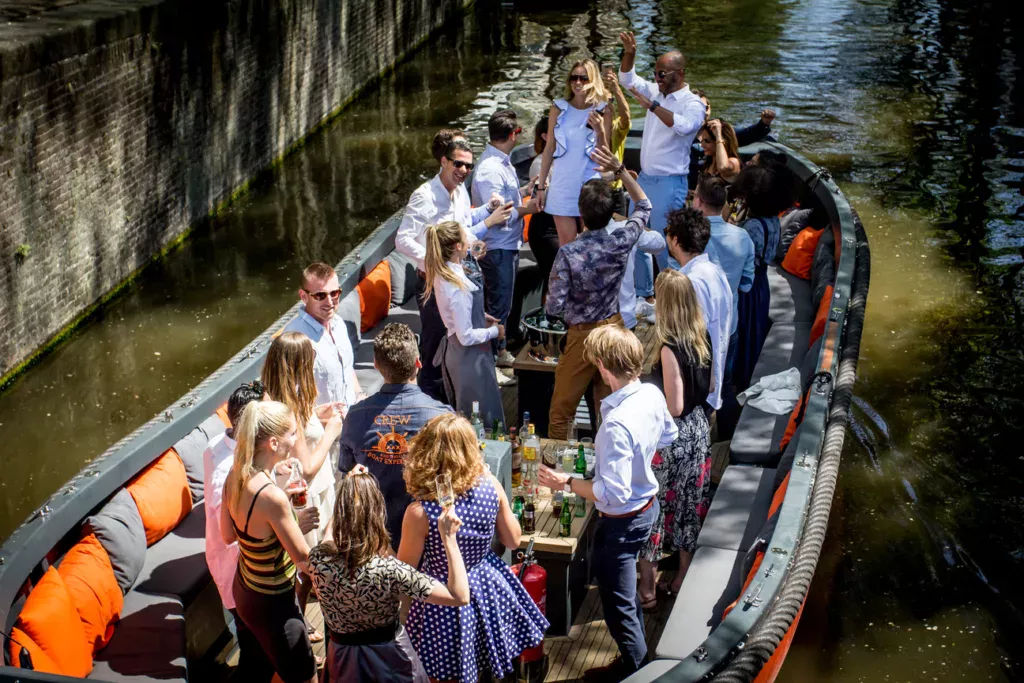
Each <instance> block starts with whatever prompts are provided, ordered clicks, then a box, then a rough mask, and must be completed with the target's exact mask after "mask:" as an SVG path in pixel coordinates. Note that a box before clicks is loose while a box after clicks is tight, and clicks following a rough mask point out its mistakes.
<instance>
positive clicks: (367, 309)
mask: <svg viewBox="0 0 1024 683" xmlns="http://www.w3.org/2000/svg"><path fill="white" fill-rule="evenodd" d="M356 291H358V292H359V318H360V325H359V327H360V329H362V331H363V332H366V331H367V330H369V329H370V328H371V327H373V326H374V325H376V324H377V323H379V322H380V321H381V320H383V319H384V318H385V317H387V314H388V309H389V308H390V307H391V264H390V263H388V262H387V261H381V262H380V263H378V264H377V267H376V268H374V269H373V270H371V271H370V272H369V273H368V274H367V275H366V277H364V278H363V279H362V280H360V281H359V284H358V285H356Z"/></svg>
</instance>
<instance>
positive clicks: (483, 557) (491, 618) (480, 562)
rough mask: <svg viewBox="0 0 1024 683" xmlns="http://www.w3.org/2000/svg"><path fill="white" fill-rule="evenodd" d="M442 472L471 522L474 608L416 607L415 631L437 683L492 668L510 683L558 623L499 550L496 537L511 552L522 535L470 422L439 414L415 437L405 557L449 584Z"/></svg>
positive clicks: (463, 546)
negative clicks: (525, 654) (519, 660)
mask: <svg viewBox="0 0 1024 683" xmlns="http://www.w3.org/2000/svg"><path fill="white" fill-rule="evenodd" d="M437 475H447V476H449V477H451V488H452V492H453V493H454V502H453V503H451V506H452V507H453V508H454V509H455V511H456V512H457V513H458V516H459V518H460V519H462V520H463V522H462V527H461V528H460V529H459V532H458V534H457V541H458V547H459V549H460V550H461V552H462V557H463V558H464V560H465V562H466V569H467V571H468V576H469V594H470V600H469V604H468V605H466V606H464V607H443V606H441V605H432V604H427V603H424V602H415V603H413V605H412V607H411V608H410V610H409V617H408V619H406V623H405V625H406V628H407V629H408V630H409V637H410V639H411V640H412V644H413V646H414V647H415V648H416V651H417V652H419V654H420V657H421V658H422V660H423V668H424V669H425V670H426V672H427V675H429V676H430V677H431V678H432V679H434V680H437V681H460V683H475V682H476V681H477V680H478V679H479V678H480V676H481V674H482V673H484V672H490V674H491V675H492V677H493V678H495V679H501V678H502V677H504V676H505V675H506V674H507V673H509V672H510V671H512V660H513V659H514V658H515V657H517V656H518V655H519V654H520V653H521V652H522V651H523V650H525V649H527V648H530V647H534V646H535V645H537V644H538V643H540V642H541V641H542V640H543V639H544V632H545V631H546V630H547V627H548V622H547V620H546V619H545V618H544V615H542V614H541V613H540V610H539V609H537V606H536V605H535V604H534V603H533V600H532V599H531V598H530V596H529V594H528V593H527V592H526V590H525V589H524V588H523V586H522V584H520V583H519V580H518V579H517V578H516V577H515V575H514V574H513V573H512V570H510V569H509V568H508V565H506V564H505V563H504V562H503V561H502V560H501V558H500V557H498V556H497V555H496V554H495V553H494V551H493V550H491V539H492V537H493V536H494V535H495V534H497V536H498V539H499V540H500V541H501V543H502V545H504V546H505V547H506V548H509V549H513V548H518V547H519V540H520V537H521V536H522V531H521V529H520V527H519V522H518V521H516V517H515V515H514V514H513V513H512V508H511V507H510V506H509V503H508V498H507V497H506V495H505V490H504V489H503V488H502V487H501V484H499V483H498V480H497V479H495V478H494V476H493V475H492V474H491V473H490V472H488V471H487V470H486V468H485V467H484V462H483V457H482V456H481V454H480V447H479V446H478V445H477V439H476V434H474V432H473V428H472V427H471V426H470V424H469V421H468V420H466V418H464V417H460V416H458V415H453V414H447V415H439V416H437V417H435V418H433V419H432V420H430V421H429V422H427V424H426V426H424V428H423V429H422V430H421V431H420V433H419V434H417V435H416V436H415V437H414V438H413V439H412V441H411V442H410V445H409V453H408V454H407V455H406V458H405V483H406V488H407V490H408V491H409V493H410V494H411V495H412V496H413V498H415V499H416V502H414V503H413V504H412V505H410V506H409V507H408V508H407V509H406V511H405V519H404V520H403V523H402V544H401V546H400V547H399V549H398V559H399V560H401V561H403V562H405V563H406V564H408V565H410V566H413V567H416V566H420V568H421V570H422V571H423V572H424V573H426V574H428V575H429V576H433V577H434V578H437V579H439V580H443V579H444V577H446V576H447V569H446V557H445V556H446V553H445V551H444V549H443V548H442V536H441V532H440V531H439V525H440V521H439V520H441V519H443V516H444V509H443V508H442V506H441V504H440V502H439V500H438V494H437V486H436V482H435V478H436V477H437ZM421 560H422V564H421Z"/></svg>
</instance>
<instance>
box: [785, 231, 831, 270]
mask: <svg viewBox="0 0 1024 683" xmlns="http://www.w3.org/2000/svg"><path fill="white" fill-rule="evenodd" d="M823 232H824V231H823V230H821V229H819V228H804V229H803V230H801V231H800V232H799V233H797V235H796V237H794V238H793V243H792V244H790V245H789V250H788V251H787V252H786V258H784V259H782V269H783V270H785V271H786V272H787V273H792V274H793V275H796V276H797V277H799V278H803V279H804V280H810V279H811V264H812V263H813V262H814V250H815V249H816V248H817V246H818V240H820V239H821V234H822V233H823Z"/></svg>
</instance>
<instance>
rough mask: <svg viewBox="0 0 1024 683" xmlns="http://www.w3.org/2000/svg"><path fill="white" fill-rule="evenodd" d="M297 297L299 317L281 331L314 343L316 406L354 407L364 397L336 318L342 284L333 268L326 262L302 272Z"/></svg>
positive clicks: (342, 323)
mask: <svg viewBox="0 0 1024 683" xmlns="http://www.w3.org/2000/svg"><path fill="white" fill-rule="evenodd" d="M299 298H300V299H301V300H302V306H301V307H300V308H299V315H298V317H297V318H295V320H292V321H291V322H290V323H288V324H287V325H286V326H285V328H284V331H285V332H301V333H302V334H304V335H306V336H307V337H309V338H310V340H311V341H312V342H313V349H314V350H315V351H316V360H315V361H314V363H313V375H314V377H315V379H316V390H317V397H316V402H317V405H320V404H323V403H344V404H345V406H352V405H355V403H356V401H361V400H363V399H364V398H366V394H365V393H363V388H362V387H361V386H359V380H358V379H357V378H356V368H355V356H354V355H353V353H352V342H350V341H349V338H348V331H347V330H346V329H345V321H344V320H342V318H341V316H340V315H336V313H337V311H338V302H339V301H340V300H341V285H339V284H338V274H337V273H335V272H334V268H332V267H331V266H329V265H327V264H326V263H314V264H312V265H310V266H309V267H308V268H306V270H304V271H302V282H301V283H300V286H299Z"/></svg>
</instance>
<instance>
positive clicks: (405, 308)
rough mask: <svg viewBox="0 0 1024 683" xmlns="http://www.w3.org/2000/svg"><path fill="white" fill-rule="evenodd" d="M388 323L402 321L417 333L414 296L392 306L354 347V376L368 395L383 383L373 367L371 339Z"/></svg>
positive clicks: (417, 311)
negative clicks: (399, 304) (357, 345)
mask: <svg viewBox="0 0 1024 683" xmlns="http://www.w3.org/2000/svg"><path fill="white" fill-rule="evenodd" d="M388 323H404V324H406V325H408V326H409V327H410V329H412V331H413V333H414V334H417V335H418V334H419V333H420V329H421V328H420V311H419V307H418V306H417V305H416V297H412V298H411V299H409V300H408V301H406V302H405V303H404V304H402V305H401V306H392V307H391V310H389V311H388V314H387V316H386V317H385V318H384V319H383V320H381V321H380V322H379V323H377V324H376V325H374V326H373V327H371V328H370V329H369V330H367V331H366V332H364V333H363V339H362V341H361V342H359V347H358V348H356V349H354V355H355V362H356V378H357V379H358V380H359V386H361V387H362V388H363V391H365V392H366V394H367V395H368V396H370V395H373V394H375V393H377V391H379V390H380V388H381V386H383V385H384V378H383V377H381V374H380V373H379V372H377V369H376V368H374V367H373V340H374V338H375V337H376V336H377V335H378V334H379V333H380V331H381V330H383V329H384V326H385V325H387V324H388ZM424 362H425V361H424Z"/></svg>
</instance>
